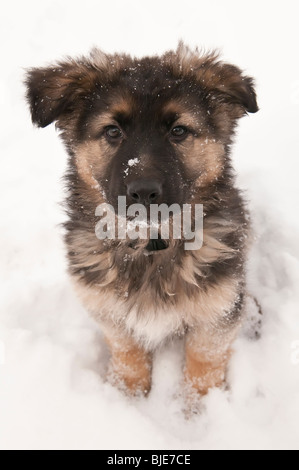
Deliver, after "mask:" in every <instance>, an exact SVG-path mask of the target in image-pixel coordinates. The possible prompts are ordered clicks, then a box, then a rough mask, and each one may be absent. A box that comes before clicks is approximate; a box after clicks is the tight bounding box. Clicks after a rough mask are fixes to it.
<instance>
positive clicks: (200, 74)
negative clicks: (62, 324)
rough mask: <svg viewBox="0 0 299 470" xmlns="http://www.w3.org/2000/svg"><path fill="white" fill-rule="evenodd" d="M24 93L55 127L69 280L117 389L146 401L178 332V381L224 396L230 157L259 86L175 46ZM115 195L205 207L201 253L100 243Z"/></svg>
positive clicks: (237, 251)
mask: <svg viewBox="0 0 299 470" xmlns="http://www.w3.org/2000/svg"><path fill="white" fill-rule="evenodd" d="M26 84H27V99H28V102H29V105H30V110H31V115H32V121H33V123H34V124H36V125H38V126H40V127H45V126H47V125H49V124H51V123H52V122H54V121H55V122H56V126H57V128H58V129H59V130H60V135H61V137H62V139H63V142H64V143H65V145H66V149H67V152H68V155H69V165H68V172H67V174H66V183H67V191H68V192H67V198H66V204H67V213H68V221H67V222H66V224H65V229H66V234H65V243H66V247H67V254H68V261H69V273H70V276H71V278H72V280H73V281H74V284H75V287H76V290H77V292H78V294H79V296H80V298H81V300H82V302H83V304H84V305H85V306H86V308H87V310H88V311H89V312H90V313H91V315H92V316H93V317H94V318H95V319H96V320H97V321H98V322H99V324H100V325H101V328H102V330H103V332H104V335H105V338H106V341H107V344H108V345H109V348H110V350H111V361H110V368H109V370H110V378H111V380H114V382H115V383H116V384H117V385H118V386H122V387H125V388H126V390H127V391H128V392H130V393H131V394H136V393H139V392H140V391H141V392H143V393H144V394H146V393H148V392H149V390H150V387H151V369H152V354H153V352H154V350H155V349H156V348H157V347H158V346H159V345H160V344H162V343H163V342H165V341H166V340H167V339H170V338H173V337H174V336H176V335H184V336H185V368H184V376H185V382H186V384H187V385H188V386H189V387H191V389H192V390H194V391H196V392H198V393H199V394H201V395H203V394H206V393H207V391H208V390H209V388H210V387H216V386H221V384H222V383H223V382H224V380H225V372H226V368H227V364H228V361H229V358H230V355H231V345H232V343H233V341H234V339H235V337H236V335H237V333H238V330H239V327H240V324H241V322H242V318H243V317H244V310H245V309H244V302H245V297H246V294H245V293H246V288H245V279H244V261H245V259H246V245H247V238H248V231H249V217H248V214H247V211H246V207H245V205H244V201H243V199H242V195H241V194H240V191H239V190H238V189H237V188H236V187H235V178H234V172H233V170H232V164H231V159H230V148H231V144H232V141H233V137H234V131H235V127H236V123H237V121H238V119H239V118H241V117H242V116H243V115H245V114H247V113H255V112H256V111H258V106H257V102H256V95H255V91H254V86H253V80H252V79H251V78H250V77H247V76H245V75H244V74H243V73H242V71H241V70H240V69H239V68H237V67H235V66H233V65H229V64H226V63H223V62H221V61H220V60H219V58H218V55H217V53H208V54H201V53H200V52H198V50H195V51H193V50H191V49H190V48H188V47H186V46H185V45H184V44H182V43H181V44H180V45H179V47H178V49H177V50H176V51H170V52H167V53H165V54H164V55H162V56H161V57H157V56H154V57H145V58H142V59H135V58H132V57H130V56H128V55H124V54H120V55H118V54H115V55H109V54H105V53H103V52H101V51H100V50H93V51H92V53H91V54H90V56H89V57H87V58H85V57H82V58H79V59H67V60H65V61H62V62H59V63H56V64H55V65H52V66H49V67H45V68H34V69H31V70H29V71H28V74H27V78H26ZM132 162H133V163H134V164H132ZM119 196H126V201H127V207H130V205H132V204H134V203H136V202H139V203H144V205H145V206H147V207H149V206H150V205H152V204H162V203H165V204H167V205H168V206H170V205H172V204H174V203H175V204H179V206H180V207H182V206H183V205H184V204H191V206H192V207H193V206H194V205H195V204H203V208H204V219H203V245H202V247H201V249H198V250H191V251H190V250H188V251H187V250H185V248H184V240H176V239H174V238H171V236H170V237H169V239H168V240H163V239H162V238H161V237H160V238H159V239H158V240H151V239H150V238H148V239H147V240H136V241H135V242H132V241H131V240H128V239H124V240H120V239H117V238H116V239H115V240H110V239H105V240H100V239H98V238H97V237H96V235H95V226H96V223H97V221H98V218H97V217H96V215H95V209H96V207H97V206H98V205H100V204H103V203H109V204H110V205H112V206H113V207H114V208H115V210H116V211H117V201H118V197H119Z"/></svg>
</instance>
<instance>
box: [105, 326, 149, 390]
mask: <svg viewBox="0 0 299 470" xmlns="http://www.w3.org/2000/svg"><path fill="white" fill-rule="evenodd" d="M103 330H104V332H105V338H106V342H107V344H108V346H109V348H110V352H111V359H110V366H109V379H110V381H111V382H112V383H113V384H115V385H116V386H118V387H120V388H121V389H125V391H127V392H129V393H130V394H131V395H136V394H138V393H140V392H141V393H143V394H144V395H147V394H148V393H149V391H150V388H151V369H152V357H151V354H150V353H148V352H146V351H144V349H143V348H142V347H141V346H140V345H138V344H137V343H136V342H135V341H134V340H133V339H132V337H130V336H125V335H121V334H120V332H119V330H118V329H115V328H112V327H110V328H108V327H107V325H106V327H103Z"/></svg>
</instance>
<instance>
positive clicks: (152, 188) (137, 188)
mask: <svg viewBox="0 0 299 470" xmlns="http://www.w3.org/2000/svg"><path fill="white" fill-rule="evenodd" d="M127 195H128V196H129V199H130V201H131V202H133V203H135V204H143V205H145V206H148V205H150V204H155V203H157V202H158V200H159V199H160V198H161V196H162V184H161V183H159V182H158V181H155V180H152V179H139V180H135V181H132V182H131V183H129V184H128V186H127Z"/></svg>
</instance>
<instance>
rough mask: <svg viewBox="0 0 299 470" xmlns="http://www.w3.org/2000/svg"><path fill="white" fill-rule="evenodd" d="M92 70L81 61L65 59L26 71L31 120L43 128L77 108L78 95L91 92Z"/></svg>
mask: <svg viewBox="0 0 299 470" xmlns="http://www.w3.org/2000/svg"><path fill="white" fill-rule="evenodd" d="M95 76H96V71H95V69H94V68H93V66H92V65H91V64H90V63H88V62H84V61H81V62H80V61H73V60H69V61H66V62H60V63H59V64H57V65H54V66H52V67H45V68H34V69H31V70H29V71H28V72H27V75H26V79H25V84H26V86H27V100H28V103H29V106H30V111H31V117H32V122H33V123H34V124H36V125H38V126H39V127H46V126H48V125H49V124H51V123H52V122H53V121H57V120H59V118H60V117H61V116H62V115H65V114H69V113H71V112H72V111H73V110H74V109H78V104H79V103H80V102H82V97H83V98H84V96H86V95H87V94H88V93H90V92H92V88H93V86H94V85H95Z"/></svg>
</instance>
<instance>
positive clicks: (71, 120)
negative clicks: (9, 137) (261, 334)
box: [26, 44, 258, 208]
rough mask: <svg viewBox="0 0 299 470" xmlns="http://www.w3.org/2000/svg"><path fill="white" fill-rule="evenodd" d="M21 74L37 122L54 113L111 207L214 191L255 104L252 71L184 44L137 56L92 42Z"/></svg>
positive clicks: (90, 181) (77, 161) (87, 180)
mask: <svg viewBox="0 0 299 470" xmlns="http://www.w3.org/2000/svg"><path fill="white" fill-rule="evenodd" d="M26 83H27V87H28V92H27V97H28V101H29V104H30V108H31V114H32V120H33V122H34V123H35V124H37V125H38V126H40V127H45V126H47V125H48V124H50V123H52V122H54V121H56V125H57V127H58V128H59V129H60V130H61V133H62V137H63V140H64V142H65V143H66V145H67V148H68V150H69V153H70V154H71V156H72V158H73V162H74V165H75V166H76V171H77V173H78V177H79V178H80V180H81V181H82V184H83V185H85V189H86V191H88V195H89V196H88V197H89V198H93V199H94V201H95V202H97V203H99V202H108V203H109V204H112V205H113V206H114V207H115V208H117V200H118V196H126V197H127V201H128V205H130V204H132V203H136V202H137V203H141V204H144V205H146V206H147V205H150V204H153V203H166V204H168V205H171V204H173V203H178V204H179V205H182V204H184V203H190V202H192V200H194V198H195V199H196V194H200V193H201V194H205V195H207V194H210V195H211V197H213V196H214V193H215V185H217V184H218V185H220V184H223V182H224V181H225V179H227V178H229V177H230V163H229V156H228V152H229V146H230V144H231V142H232V136H233V134H234V128H235V125H236V122H237V120H238V119H239V118H240V117H242V116H243V115H244V114H246V113H248V112H249V113H255V112H256V111H257V110H258V106H257V102H256V95H255V91H254V88H253V80H252V79H251V78H250V77H246V76H244V75H243V74H242V72H241V70H240V69H238V68H237V67H235V66H232V65H228V64H225V63H223V62H221V61H219V60H218V56H217V54H215V53H212V54H200V53H198V51H191V50H190V49H189V48H187V47H186V46H184V45H183V44H180V45H179V47H178V49H177V51H175V52H168V53H166V54H164V55H163V56H161V57H150V58H143V59H141V60H138V59H133V58H131V57H129V56H127V55H107V54H104V53H102V52H101V51H98V50H94V51H93V52H92V54H91V55H90V57H89V58H81V59H77V60H71V59H69V60H67V61H65V62H60V63H58V64H56V65H54V66H52V67H47V68H39V69H32V70H30V71H29V72H28V75H27V81H26ZM194 195H195V196H194ZM197 199H198V198H197Z"/></svg>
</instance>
